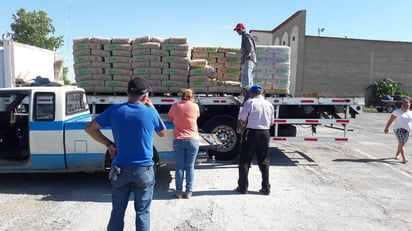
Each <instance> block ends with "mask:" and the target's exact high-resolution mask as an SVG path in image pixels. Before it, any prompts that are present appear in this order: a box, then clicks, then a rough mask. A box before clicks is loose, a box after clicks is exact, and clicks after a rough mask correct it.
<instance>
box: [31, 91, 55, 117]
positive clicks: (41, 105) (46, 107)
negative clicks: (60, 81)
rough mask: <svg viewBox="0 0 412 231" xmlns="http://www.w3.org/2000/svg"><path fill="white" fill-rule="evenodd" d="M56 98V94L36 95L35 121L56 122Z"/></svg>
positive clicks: (44, 93)
mask: <svg viewBox="0 0 412 231" xmlns="http://www.w3.org/2000/svg"><path fill="white" fill-rule="evenodd" d="M55 99H56V97H55V95H54V93H49V92H37V93H35V95H34V111H33V120H34V121H54V113H55V105H56V102H55V101H56V100H55Z"/></svg>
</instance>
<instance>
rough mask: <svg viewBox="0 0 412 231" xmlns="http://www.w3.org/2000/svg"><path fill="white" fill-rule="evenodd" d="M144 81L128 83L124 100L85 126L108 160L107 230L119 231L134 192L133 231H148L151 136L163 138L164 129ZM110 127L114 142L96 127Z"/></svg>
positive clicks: (152, 171)
mask: <svg viewBox="0 0 412 231" xmlns="http://www.w3.org/2000/svg"><path fill="white" fill-rule="evenodd" d="M149 91H150V86H149V85H148V84H147V83H146V81H145V80H144V79H141V78H134V79H132V80H130V81H129V84H128V88H127V93H128V101H127V102H126V103H123V104H116V105H112V106H110V107H109V108H108V109H106V110H105V111H104V112H103V113H102V114H100V115H99V116H97V117H96V119H94V120H93V121H92V122H90V123H89V124H88V125H87V127H86V132H87V133H88V134H89V135H90V136H91V137H92V138H93V139H95V140H96V141H97V142H99V143H102V144H104V145H106V147H107V149H108V151H109V153H110V156H111V158H112V171H111V172H110V174H109V175H110V180H111V183H112V212H111V216H110V221H109V224H108V227H107V229H108V230H123V227H124V215H125V211H126V208H127V204H128V201H129V194H130V192H134V207H135V210H136V230H150V205H151V202H152V197H153V188H154V183H155V178H154V170H153V160H152V158H153V134H154V132H156V133H157V135H158V136H160V137H163V136H165V135H166V126H165V125H164V123H163V121H162V120H161V119H160V116H159V113H158V112H157V111H156V109H155V107H154V106H153V104H152V102H151V101H150V99H149ZM102 127H111V128H112V132H113V137H114V141H111V140H110V139H108V138H107V137H106V136H104V135H103V134H102V133H101V131H100V128H102Z"/></svg>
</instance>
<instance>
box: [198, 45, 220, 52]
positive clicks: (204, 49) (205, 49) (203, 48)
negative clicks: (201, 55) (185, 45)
mask: <svg viewBox="0 0 412 231" xmlns="http://www.w3.org/2000/svg"><path fill="white" fill-rule="evenodd" d="M217 49H218V48H217V47H211V46H194V47H193V48H192V51H193V52H217Z"/></svg>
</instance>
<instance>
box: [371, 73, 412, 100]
mask: <svg viewBox="0 0 412 231" xmlns="http://www.w3.org/2000/svg"><path fill="white" fill-rule="evenodd" d="M401 86H402V84H401V83H400V82H397V81H394V80H392V79H389V78H384V79H383V80H375V82H374V83H373V84H372V85H370V86H369V87H368V88H367V89H370V90H372V96H373V97H374V98H375V99H377V100H381V99H383V97H384V96H385V95H389V96H395V95H408V93H407V92H404V91H402V90H401Z"/></svg>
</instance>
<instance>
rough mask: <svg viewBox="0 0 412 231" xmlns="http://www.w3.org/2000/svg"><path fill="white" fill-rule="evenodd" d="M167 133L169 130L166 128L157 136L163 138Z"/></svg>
mask: <svg viewBox="0 0 412 231" xmlns="http://www.w3.org/2000/svg"><path fill="white" fill-rule="evenodd" d="M166 132H167V129H166V128H164V129H163V130H161V131H159V132H156V134H157V135H158V136H159V137H163V136H165V135H166Z"/></svg>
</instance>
